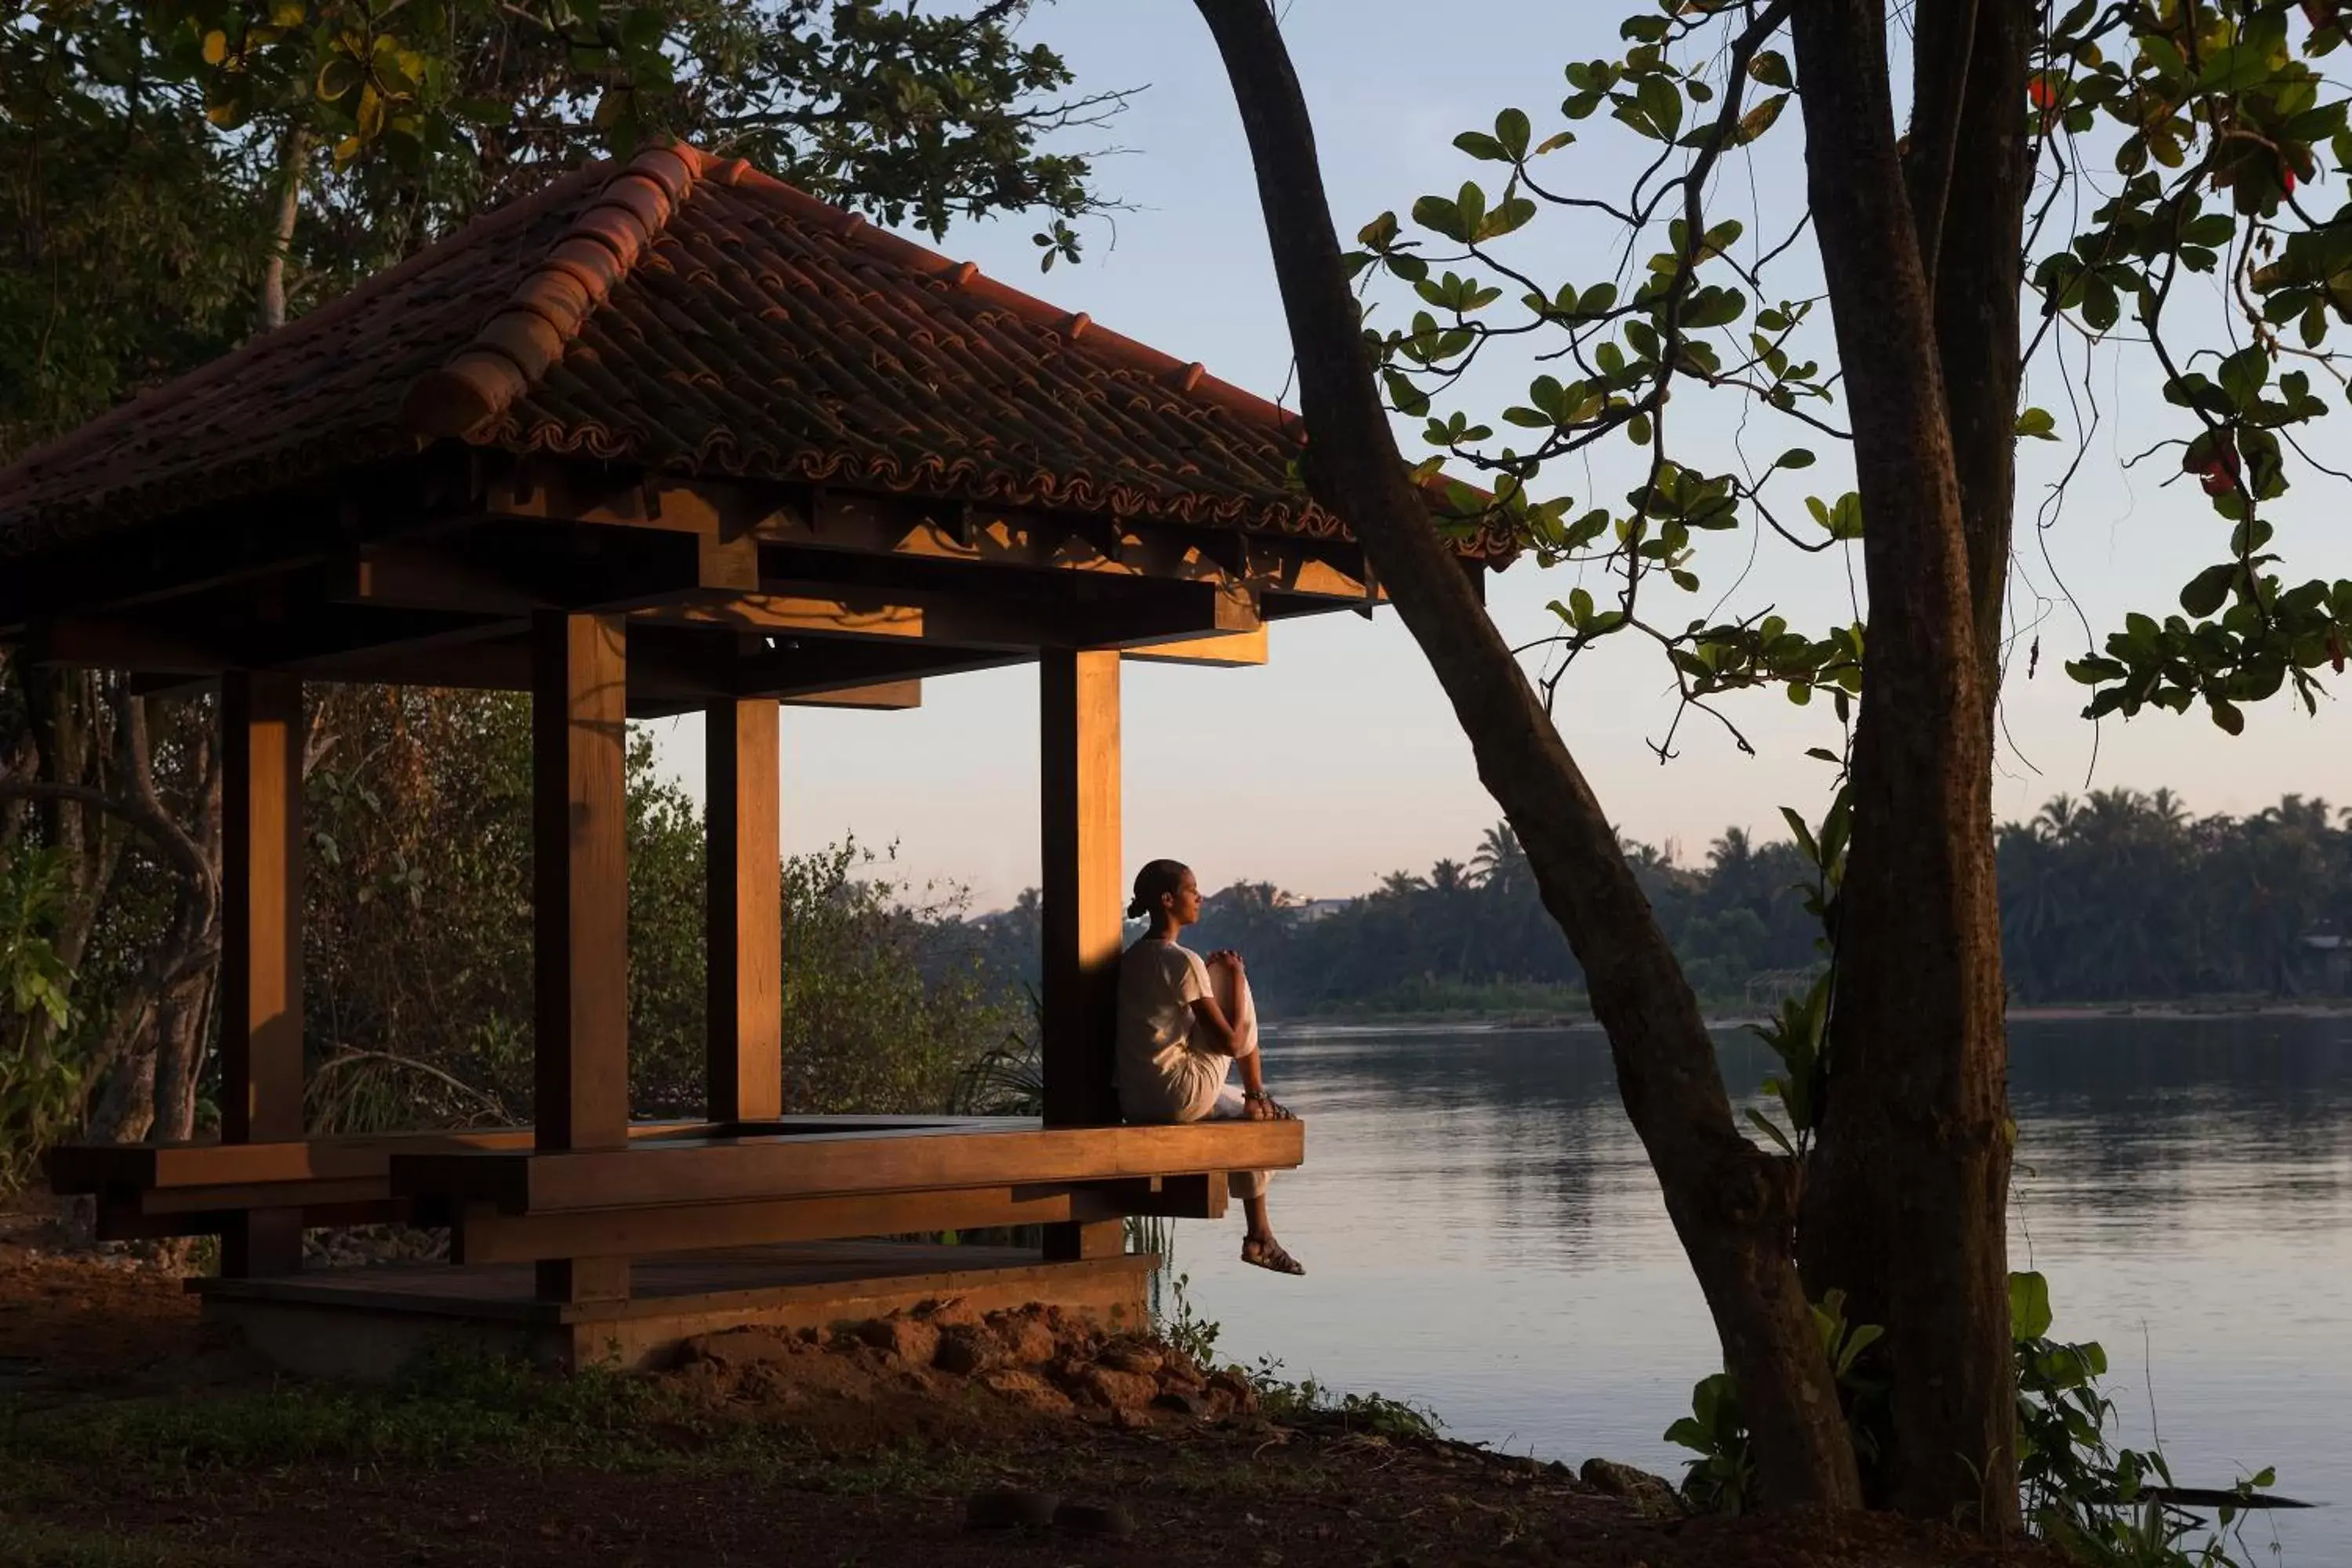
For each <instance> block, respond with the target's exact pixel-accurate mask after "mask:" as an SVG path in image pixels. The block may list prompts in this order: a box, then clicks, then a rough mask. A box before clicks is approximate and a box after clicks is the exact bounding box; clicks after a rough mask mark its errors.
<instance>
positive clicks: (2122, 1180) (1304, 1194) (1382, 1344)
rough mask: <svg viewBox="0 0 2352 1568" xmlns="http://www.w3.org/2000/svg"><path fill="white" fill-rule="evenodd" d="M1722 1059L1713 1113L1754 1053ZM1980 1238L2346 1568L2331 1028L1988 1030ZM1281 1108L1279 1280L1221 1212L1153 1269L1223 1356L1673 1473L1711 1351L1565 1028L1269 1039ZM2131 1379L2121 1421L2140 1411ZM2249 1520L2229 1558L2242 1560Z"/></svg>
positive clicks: (2228, 1024) (2141, 1438)
mask: <svg viewBox="0 0 2352 1568" xmlns="http://www.w3.org/2000/svg"><path fill="white" fill-rule="evenodd" d="M1720 1038H1721V1045H1722V1048H1723V1055H1724V1059H1725V1063H1726V1068H1727V1073H1728V1075H1729V1077H1730V1080H1731V1085H1732V1089H1733V1091H1734V1093H1735V1094H1739V1095H1745V1096H1748V1097H1750V1099H1751V1101H1752V1100H1753V1097H1754V1095H1755V1093H1756V1089H1757V1087H1758V1086H1759V1084H1760V1083H1761V1081H1762V1079H1763V1078H1764V1076H1765V1074H1766V1072H1767V1071H1768V1070H1769V1067H1770V1066H1771V1062H1770V1058H1769V1056H1768V1054H1767V1053H1766V1052H1765V1051H1764V1050H1763V1049H1762V1047H1760V1046H1759V1045H1758V1044H1756V1042H1755V1041H1754V1040H1753V1039H1752V1038H1750V1037H1747V1036H1746V1035H1744V1034H1742V1033H1738V1032H1734V1031H1727V1032H1726V1033H1725V1034H1724V1035H1723V1036H1722V1037H1720ZM1266 1059H1267V1064H1268V1073H1267V1078H1268V1081H1269V1082H1270V1084H1271V1085H1272V1086H1273V1087H1274V1088H1275V1089H1276V1092H1277V1093H1279V1094H1281V1095H1282V1096H1283V1098H1284V1099H1285V1100H1287V1101H1288V1102H1289V1103H1290V1104H1291V1105H1292V1106H1293V1107H1294V1108H1296V1109H1297V1110H1299V1111H1300V1112H1301V1113H1302V1114H1303V1115H1305V1116H1307V1118H1308V1119H1309V1130H1308V1137H1307V1160H1308V1163H1307V1167H1306V1168H1305V1169H1304V1170H1302V1171H1299V1172H1297V1173H1294V1174H1290V1175H1286V1176H1284V1177H1281V1178H1278V1179H1277V1180H1276V1184H1275V1187H1274V1203H1275V1219H1276V1228H1277V1229H1278V1231H1279V1232H1280V1234H1281V1237H1282V1238H1283V1241H1284V1242H1285V1244H1286V1245H1287V1246H1288V1247H1290V1249H1291V1250H1292V1251H1293V1252H1295V1253H1297V1255H1298V1257H1299V1258H1301V1259H1302V1260H1303V1261H1304V1262H1305V1263H1306V1264H1307V1268H1308V1269H1309V1270H1310V1272H1309V1273H1308V1275H1307V1278H1305V1279H1277V1278H1276V1277H1274V1276H1272V1275H1268V1274H1265V1273H1264V1272H1261V1271H1259V1270H1256V1269H1252V1268H1243V1267H1242V1266H1241V1265H1240V1264H1239V1262H1238V1261H1236V1260H1235V1258H1234V1253H1235V1252H1236V1251H1237V1250H1238V1245H1239V1232H1240V1226H1239V1223H1238V1221H1239V1215H1238V1213H1236V1214H1235V1215H1234V1217H1233V1218H1232V1219H1229V1220H1228V1221H1226V1222H1225V1223H1224V1224H1223V1225H1222V1226H1217V1227H1211V1226H1203V1225H1197V1224H1193V1225H1185V1226H1181V1227H1180V1229H1179V1234H1178V1237H1177V1241H1176V1247H1175V1267H1176V1269H1177V1271H1179V1272H1181V1273H1184V1274H1188V1275H1189V1276H1190V1277H1191V1289H1190V1292H1189V1294H1190V1297H1191V1300H1192V1303H1193V1306H1194V1308H1195V1310H1197V1311H1199V1312H1200V1313H1201V1314H1202V1315H1203V1316H1205V1317H1208V1318H1211V1319H1213V1320H1216V1321H1219V1322H1220V1323H1222V1324H1223V1340H1222V1342H1221V1344H1220V1347H1219V1348H1220V1351H1221V1353H1223V1354H1227V1355H1231V1356H1233V1357H1234V1358H1236V1359H1239V1360H1243V1361H1254V1360H1255V1359H1256V1358H1257V1357H1258V1356H1260V1355H1268V1356H1273V1357H1276V1358H1278V1359H1279V1360H1281V1361H1282V1362H1284V1363H1286V1366H1287V1368H1288V1371H1289V1373H1290V1374H1291V1375H1294V1376H1297V1375H1304V1374H1308V1373H1311V1374H1313V1375H1314V1376H1315V1377H1317V1378H1318V1379H1319V1380H1321V1381H1323V1382H1325V1383H1327V1384H1330V1385H1331V1386H1333V1387H1336V1388H1339V1389H1344V1390H1354V1391H1363V1390H1368V1389H1377V1390H1379V1391H1380V1392H1381V1393H1382V1394H1391V1395H1395V1396H1399V1397H1404V1398H1410V1399H1412V1400H1414V1401H1416V1402H1418V1403H1423V1404H1425V1405H1429V1406H1431V1407H1432V1408H1433V1409H1434V1410H1435V1411H1436V1412H1437V1414H1438V1415H1439V1416H1440V1417H1441V1418H1442V1419H1443V1420H1444V1423H1445V1426H1446V1428H1447V1430H1448V1431H1449V1432H1450V1433H1451V1434H1452V1435H1453V1436H1459V1437H1464V1438H1469V1439H1473V1440H1476V1441H1484V1442H1488V1443H1492V1444H1495V1445H1496V1446H1498V1447H1504V1448H1507V1449H1509V1450H1511V1451H1513V1452H1517V1453H1534V1454H1536V1455H1538V1456H1542V1457H1545V1458H1564V1459H1567V1460H1569V1461H1570V1462H1571V1463H1573V1462H1575V1461H1577V1460H1580V1459H1581V1458H1584V1457H1585V1456H1587V1455H1591V1454H1602V1455H1607V1456H1609V1457H1611V1458H1618V1459H1622V1460H1625V1461H1628V1462H1631V1463H1634V1464H1640V1465H1643V1466H1646V1467H1649V1468H1654V1469H1657V1470H1659V1471H1661V1472H1663V1473H1665V1474H1669V1475H1673V1476H1675V1477H1677V1478H1679V1477H1680V1475H1681V1473H1682V1470H1681V1458H1682V1457H1683V1456H1682V1455H1681V1453H1680V1451H1679V1450H1677V1449H1675V1448H1673V1447H1670V1446H1668V1445H1667V1444H1666V1443H1665V1442H1664V1441H1663V1439H1662V1438H1661V1437H1660V1436H1659V1435H1660V1434H1661V1433H1662V1432H1664V1430H1665V1427H1666V1424H1667V1423H1668V1422H1669V1421H1671V1420H1673V1419H1674V1418H1675V1416H1676V1415H1681V1414H1683V1413H1684V1412H1685V1411H1686V1410H1687V1409H1688V1408H1689V1402H1690V1386H1691V1384H1692V1383H1694V1382H1695V1381H1696V1380H1697V1379H1698V1378H1700V1377H1702V1376H1704V1375H1705V1374H1706V1373H1708V1372H1710V1371H1712V1370H1714V1364H1715V1363H1714V1357H1713V1354H1712V1346H1713V1343H1714V1337H1713V1332H1712V1331H1711V1329H1710V1328H1709V1326H1708V1321H1707V1318H1706V1308H1705V1305H1704V1303H1703V1302H1702V1301H1701V1300H1700V1299H1699V1294H1698V1289H1697V1287H1696V1285H1695V1284H1694V1283H1693V1282H1692V1279H1691V1277H1690V1272H1689V1270H1688V1269H1687V1268H1685V1265H1684V1263H1683V1259H1682V1257H1681V1254H1680V1252H1679V1250H1678V1249H1677V1247H1676V1245H1675V1238H1674V1235H1673V1232H1672V1231H1671V1229H1670V1228H1669V1227H1668V1226H1667V1223H1666V1217H1665V1211H1664V1206H1663V1205H1661V1203H1660V1201H1659V1198H1658V1193H1657V1185H1656V1183H1655V1180H1654V1178H1653V1177H1652V1175H1651V1173H1650V1171H1649V1168H1648V1166H1647V1165H1646V1164H1645V1163H1643V1157H1642V1152H1641V1147H1640V1145H1639V1144H1638V1143H1637V1142H1635V1140H1634V1138H1633V1132H1632V1131H1631V1130H1630V1129H1629V1128H1628V1127H1627V1125H1626V1122H1625V1118H1624V1113H1623V1111H1622V1110H1621V1109H1620V1108H1619V1106H1618V1103H1617V1098H1616V1089H1615V1083H1614V1079H1613V1077H1612V1073H1611V1070H1610V1066H1609V1055H1608V1047H1607V1046H1606V1045H1605V1043H1604V1042H1603V1041H1602V1039H1601V1036H1600V1035H1599V1034H1598V1033H1597V1032H1596V1031H1593V1030H1591V1029H1580V1030H1549V1031H1503V1030H1477V1029H1448V1030H1434V1029H1411V1030H1378V1031H1373V1030H1362V1031H1356V1030H1344V1029H1333V1030H1309V1029H1303V1028H1293V1029H1290V1030H1286V1031H1281V1032H1278V1033H1277V1034H1276V1035H1274V1036H1273V1037H1270V1038H1269V1039H1268V1041H1267V1045H1266ZM2011 1100H2012V1104H2013V1107H2014V1110H2015V1114H2016V1116H2017V1119H2018V1122H2019V1128H2020V1147H2019V1169H2018V1177H2017V1182H2016V1188H2015V1193H2014V1195H2013V1197H2012V1200H2011V1215H2010V1233H2011V1244H2012V1247H2013V1250H2014V1252H2015V1255H2016V1260H2017V1262H2018V1264H2019V1265H2020V1266H2024V1265H2025V1264H2027V1263H2028V1262H2029V1261H2030V1262H2031V1263H2032V1266H2034V1267H2037V1268H2041V1269H2042V1271H2043V1272H2045V1273H2046V1274H2048V1275H2049V1277H2050V1280H2051V1291H2052V1296H2053V1300H2054V1302H2055V1304H2056V1307H2057V1313H2058V1321H2057V1324H2056V1328H2055V1330H2054V1332H2055V1333H2056V1334H2057V1335H2058V1336H2059V1337H2062V1338H2070V1339H2078V1340H2079V1339H2095V1340H2099V1341H2101V1342H2104V1343H2105V1345H2106V1347H2107V1352H2108V1357H2109V1362H2110V1364H2111V1367H2112V1369H2113V1375H2112V1377H2111V1378H2110V1384H2111V1392H2112V1394H2113V1395H2114V1397H2115V1399H2116V1404H2117V1405H2119V1406H2120V1407H2121V1411H2122V1423H2123V1428H2122V1430H2123V1436H2124V1437H2125V1438H2126V1440H2127V1441H2129V1442H2131V1443H2133V1444H2134V1445H2135V1446H2145V1445H2146V1444H2147V1441H2148V1439H2149V1436H2150V1433H2151V1427H2152V1426H2153V1427H2155V1428H2156V1429H2157V1430H2158V1431H2160V1433H2161V1437H2162V1441H2163V1446H2164V1448H2165V1450H2166V1452H2167V1454H2168V1456H2169V1457H2170V1458H2171V1460H2172V1464H2173V1469H2174V1474H2175V1476H2176V1478H2177V1479H2179V1481H2180V1482H2181V1483H2182V1484H2184V1485H2210V1486H2226V1485H2229V1484H2230V1483H2231V1482H2232V1481H2234V1480H2236V1479H2238V1478H2239V1477H2240V1476H2242V1475H2244V1474H2250V1473H2251V1472H2252V1470H2253V1469H2255V1468H2259V1467H2260V1466H2262V1465H2264V1464H2275V1465H2276V1466H2277V1467H2278V1472H2279V1479H2278V1489H2279V1490H2280V1491H2282V1492H2284V1493H2285V1494H2286V1495H2288V1496H2292V1497H2300V1498H2305V1499H2311V1500H2325V1501H2327V1502H2330V1503H2333V1504H2334V1505H2335V1506H2334V1507H2332V1508H2329V1509H2327V1510H2324V1511H2320V1512H2315V1513H2309V1514H2303V1515H2288V1514H2284V1513H2282V1514H2277V1515H2273V1516H2272V1517H2273V1518H2275V1519H2277V1521H2279V1522H2278V1524H2277V1526H2276V1532H2277V1541H2278V1542H2279V1544H2280V1545H2281V1546H2282V1547H2283V1549H2284V1551H2283V1561H2284V1562H2285V1563H2291V1564H2314V1565H2315V1564H2331V1563H2352V1017H2336V1018H2246V1019H2233V1020H2224V1021H2215V1020H2210V1019H2202V1020H2194V1021H2189V1020H2164V1019H2147V1018H2133V1019H2123V1018H2096V1019H2079V1020H2067V1021H2063V1022H2054V1023H2019V1024H2015V1025H2013V1026H2011ZM2151 1390H2152V1391H2153V1401H2152V1402H2151V1398H2150V1391H2151ZM2270 1531H2271V1527H2270V1526H2269V1525H2268V1524H2266V1523H2264V1522H2263V1521H2261V1520H2260V1519H2259V1518H2258V1519H2257V1521H2256V1522H2255V1523H2254V1524H2253V1525H2252V1527H2251V1528H2250V1529H2249V1530H2248V1531H2247V1536H2246V1539H2247V1541H2248V1542H2249V1544H2252V1545H2255V1546H2258V1547H2259V1548H2262V1549H2263V1553H2262V1554H2263V1555H2265V1556H2267V1554H2268V1552H2267V1549H2268V1547H2269V1546H2270V1545H2271V1541H2272V1538H2271V1533H2270Z"/></svg>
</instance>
